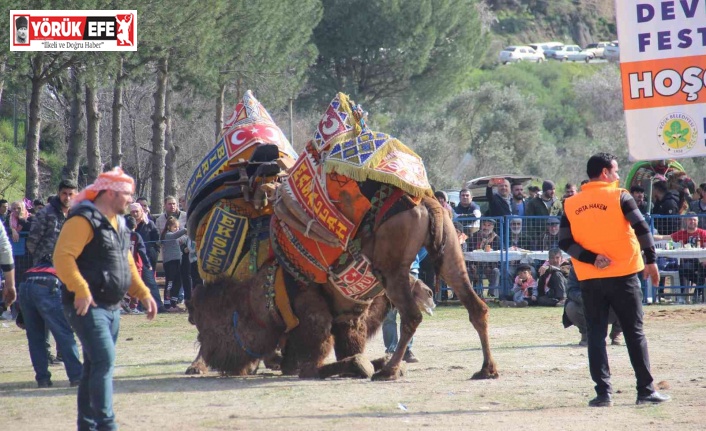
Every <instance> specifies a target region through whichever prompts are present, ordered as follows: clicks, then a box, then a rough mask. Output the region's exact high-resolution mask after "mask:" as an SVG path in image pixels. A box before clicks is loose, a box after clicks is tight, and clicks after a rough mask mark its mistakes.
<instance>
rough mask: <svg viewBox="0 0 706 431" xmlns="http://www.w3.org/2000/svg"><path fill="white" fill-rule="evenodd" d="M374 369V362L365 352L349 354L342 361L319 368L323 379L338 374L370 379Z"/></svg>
mask: <svg viewBox="0 0 706 431" xmlns="http://www.w3.org/2000/svg"><path fill="white" fill-rule="evenodd" d="M374 371H375V369H374V368H373V364H372V363H371V362H370V361H369V360H368V359H367V358H366V357H365V355H363V354H358V355H353V356H349V357H347V358H344V359H341V360H340V361H336V362H333V363H330V364H326V365H323V366H321V367H319V370H318V372H319V377H320V378H322V379H325V378H327V377H332V376H336V375H340V376H341V377H354V378H360V379H369V378H370V377H371V376H372V375H373V372H374Z"/></svg>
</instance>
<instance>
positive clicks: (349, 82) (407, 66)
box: [310, 0, 485, 103]
mask: <svg viewBox="0 0 706 431" xmlns="http://www.w3.org/2000/svg"><path fill="white" fill-rule="evenodd" d="M323 3H324V15H323V19H322V20H321V22H320V23H319V25H318V26H317V27H316V29H315V31H314V38H315V41H316V46H317V48H318V49H319V58H318V61H317V64H316V66H315V67H314V68H313V69H312V70H311V72H310V84H311V86H312V91H313V96H314V98H315V99H317V100H321V99H326V98H330V97H331V95H332V94H334V93H335V92H337V91H343V92H346V93H348V94H350V95H351V96H352V97H353V98H354V99H355V100H356V101H360V102H364V103H371V102H374V101H378V100H386V101H390V100H391V99H394V98H400V97H405V96H407V97H410V96H412V95H413V94H415V93H416V94H426V95H428V94H435V97H438V98H443V97H444V96H446V95H450V94H453V93H454V92H455V91H458V89H459V86H460V84H461V83H463V81H464V80H465V78H466V75H467V71H468V70H470V69H472V68H473V67H474V65H477V64H479V62H480V59H481V58H482V54H483V52H484V49H485V44H484V35H483V30H482V26H481V24H480V21H479V18H478V13H477V10H476V2H475V1H473V0H374V1H368V0H353V1H350V0H347V1H342V0H324V2H323Z"/></svg>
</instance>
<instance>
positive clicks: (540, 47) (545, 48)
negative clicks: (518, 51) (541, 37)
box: [528, 42, 564, 59]
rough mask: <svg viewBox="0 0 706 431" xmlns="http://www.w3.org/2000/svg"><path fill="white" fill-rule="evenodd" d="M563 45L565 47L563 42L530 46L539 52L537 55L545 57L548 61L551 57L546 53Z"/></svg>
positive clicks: (540, 43)
mask: <svg viewBox="0 0 706 431" xmlns="http://www.w3.org/2000/svg"><path fill="white" fill-rule="evenodd" d="M562 45H564V44H563V43H561V42H539V43H530V44H529V45H528V46H529V47H530V48H532V49H534V50H535V51H537V53H540V54H542V55H544V58H545V59H548V58H549V56H548V55H547V53H546V51H549V50H552V49H554V48H556V47H558V46H562Z"/></svg>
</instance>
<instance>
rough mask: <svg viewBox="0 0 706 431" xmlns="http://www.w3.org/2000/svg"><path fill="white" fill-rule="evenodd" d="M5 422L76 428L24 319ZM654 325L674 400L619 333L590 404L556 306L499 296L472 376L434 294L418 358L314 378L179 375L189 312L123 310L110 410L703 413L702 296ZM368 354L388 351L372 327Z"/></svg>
mask: <svg viewBox="0 0 706 431" xmlns="http://www.w3.org/2000/svg"><path fill="white" fill-rule="evenodd" d="M0 326H1V327H0V340H2V349H0V364H2V365H1V366H0V405H2V413H3V414H2V416H0V425H2V429H16V430H47V429H52V430H64V429H72V428H74V423H75V422H74V421H75V409H76V406H75V389H74V388H69V387H68V381H67V379H66V375H65V373H64V371H63V367H56V366H54V367H52V372H53V374H54V377H53V380H54V383H55V385H54V387H53V388H51V389H38V388H37V387H36V384H35V382H34V373H33V371H32V367H31V364H30V360H29V354H28V350H27V341H26V338H25V335H24V332H23V331H22V330H20V329H18V328H17V327H16V326H15V325H14V324H13V322H3V323H2V325H0ZM646 332H647V336H648V340H649V344H650V355H651V360H652V370H653V375H654V377H655V381H656V382H659V386H660V387H661V388H665V389H663V391H664V392H665V393H669V394H671V395H672V396H673V397H674V401H673V402H671V403H667V404H664V405H661V406H647V407H644V406H639V407H638V406H635V390H634V386H635V381H634V377H633V374H632V369H631V368H630V365H629V359H628V355H627V351H626V348H625V347H624V346H609V356H610V359H611V367H612V371H613V384H614V390H615V392H616V393H615V406H614V407H613V408H610V409H591V408H588V407H586V402H587V401H588V400H589V399H590V398H591V397H592V396H593V385H592V382H591V380H590V378H589V375H588V369H587V359H586V350H585V348H580V347H577V343H578V340H579V334H578V331H577V330H576V329H575V328H569V329H564V328H563V327H562V325H561V310H560V309H553V308H526V309H492V312H491V342H492V348H493V353H494V355H495V358H496V360H497V362H498V366H499V370H500V373H501V376H500V378H499V379H497V380H489V381H471V380H468V379H469V377H470V376H471V375H472V374H473V372H475V371H477V370H478V369H479V368H480V365H481V361H482V355H481V352H480V349H479V343H478V337H477V335H476V333H475V331H474V330H473V329H472V328H471V326H470V324H469V323H468V319H467V315H466V313H465V310H463V309H462V308H460V307H455V306H452V307H439V308H437V313H435V315H434V317H427V318H426V319H425V321H424V322H423V323H422V325H421V327H420V329H419V330H418V331H417V335H416V338H415V341H414V352H415V354H416V355H417V357H418V358H419V359H420V362H419V363H418V364H411V365H409V366H408V367H407V374H406V376H405V377H404V378H403V379H402V380H399V381H396V382H387V383H383V382H371V381H368V380H345V379H333V380H326V381H310V380H309V381H306V380H299V379H297V378H294V377H282V376H279V375H278V373H273V372H270V371H269V370H263V369H261V370H260V371H259V373H258V375H256V376H252V377H247V378H225V377H220V376H218V375H217V374H215V373H212V374H210V375H207V376H199V377H191V376H185V375H184V370H185V369H186V367H187V366H188V365H189V363H190V362H191V360H192V359H193V356H194V355H195V354H196V351H197V346H196V345H195V342H194V340H195V338H196V330H195V328H194V327H193V326H191V325H189V324H188V323H187V321H186V316H185V315H159V316H158V317H157V319H156V320H155V321H154V322H147V320H146V319H145V318H144V316H123V317H122V321H121V332H120V337H119V341H118V355H117V356H118V359H117V367H116V371H115V410H116V414H117V417H118V423H119V425H120V426H121V428H123V429H128V430H132V429H137V430H142V429H159V430H184V429H188V430H211V429H231V430H232V429H236V430H307V431H312V430H329V429H334V428H341V429H355V428H359V429H365V430H381V431H382V430H385V431H388V430H397V429H410V430H420V429H444V430H446V429H452V430H467V429H503V430H515V429H528V430H547V429H571V430H582V429H585V430H592V431H594V430H602V429H606V430H614V429H624V430H633V429H640V430H641V431H642V430H649V429H655V430H657V429H659V430H665V429H675V430H702V429H704V428H705V427H706V419H705V416H704V412H706V362H704V358H706V343H705V342H704V341H705V340H706V307H705V306H649V307H647V308H646ZM366 353H367V355H368V356H369V357H370V358H375V357H379V356H381V355H382V353H383V346H382V339H381V336H380V335H378V336H377V337H376V338H374V339H373V340H371V342H370V343H369V346H368V351H367V352H366Z"/></svg>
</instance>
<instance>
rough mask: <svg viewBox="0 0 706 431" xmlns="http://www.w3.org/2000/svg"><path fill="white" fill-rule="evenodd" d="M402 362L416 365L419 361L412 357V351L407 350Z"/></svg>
mask: <svg viewBox="0 0 706 431" xmlns="http://www.w3.org/2000/svg"><path fill="white" fill-rule="evenodd" d="M402 360H403V361H405V362H407V363H408V364H416V363H417V362H419V359H417V357H416V356H414V353H412V351H411V350H409V349H407V351H406V352H405V353H404V356H403V357H402Z"/></svg>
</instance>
